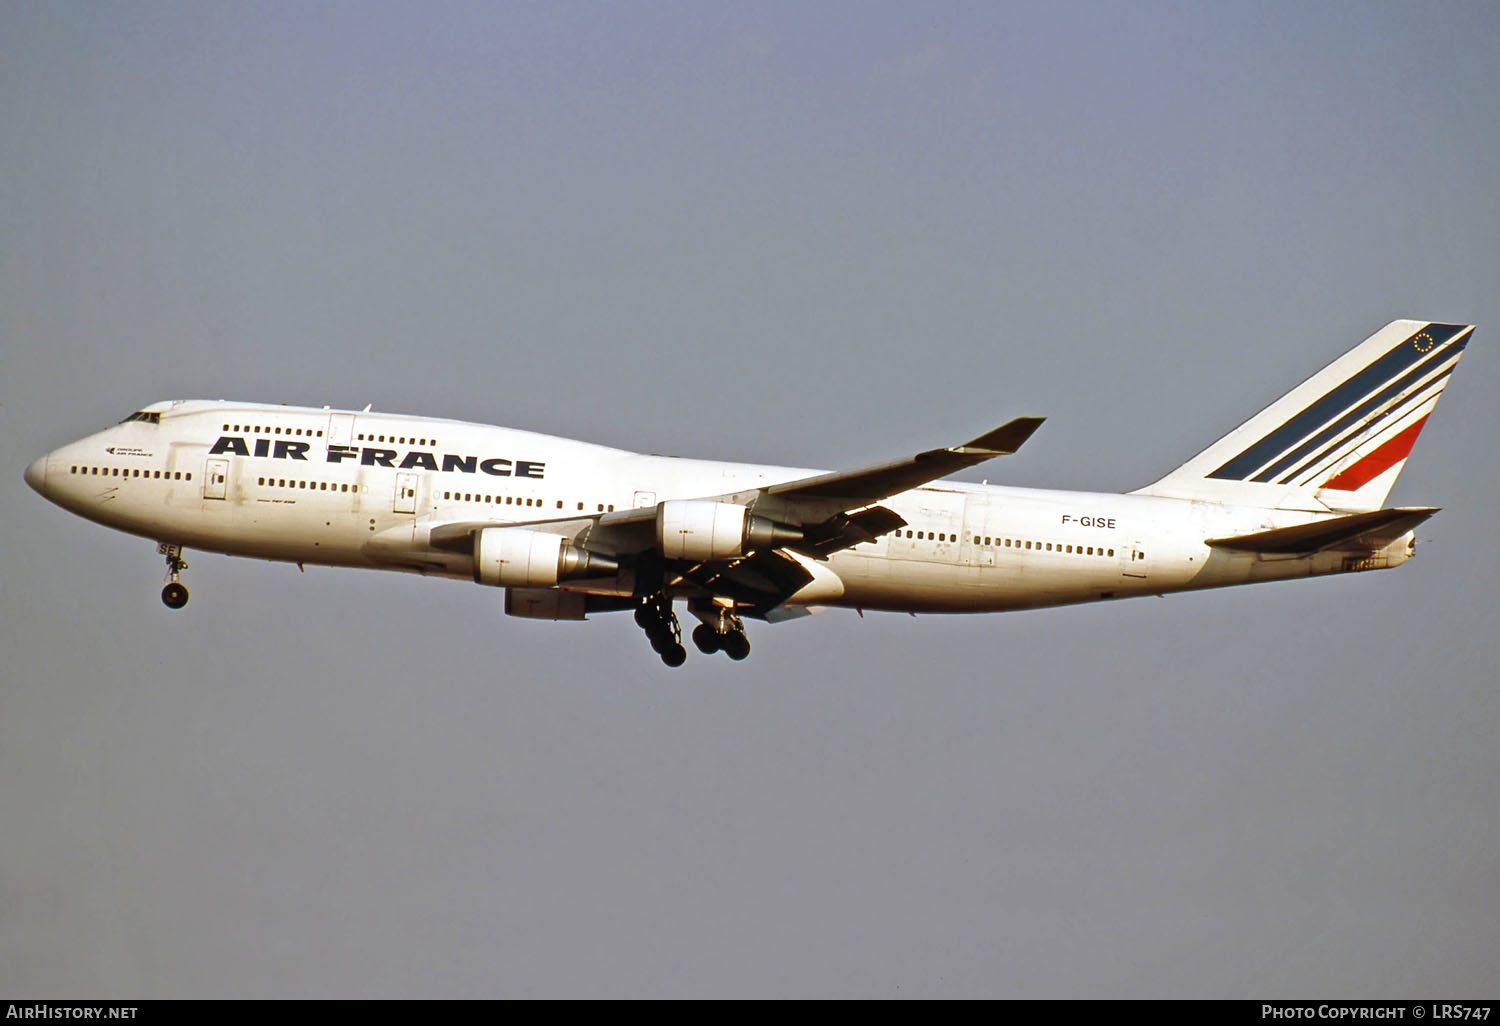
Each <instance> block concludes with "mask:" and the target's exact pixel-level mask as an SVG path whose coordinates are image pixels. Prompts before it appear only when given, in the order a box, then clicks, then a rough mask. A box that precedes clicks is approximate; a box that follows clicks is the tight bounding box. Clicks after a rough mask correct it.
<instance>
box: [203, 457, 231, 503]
mask: <svg viewBox="0 0 1500 1026" xmlns="http://www.w3.org/2000/svg"><path fill="white" fill-rule="evenodd" d="M228 494H229V461H228V460H208V461H207V462H206V463H204V464H203V497H204V498H205V499H223V498H224V497H225V496H227V495H228Z"/></svg>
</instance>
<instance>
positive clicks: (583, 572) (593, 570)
mask: <svg viewBox="0 0 1500 1026" xmlns="http://www.w3.org/2000/svg"><path fill="white" fill-rule="evenodd" d="M619 570H620V564H619V563H617V562H615V561H614V560H613V559H610V558H609V557H607V556H601V555H599V554H598V553H594V552H589V551H587V550H586V549H581V548H579V547H578V546H577V545H573V544H570V543H569V541H568V539H566V538H564V537H563V536H562V535H560V534H547V533H545V532H543V531H531V530H528V529H526V528H524V527H485V528H481V529H480V530H478V531H476V532H475V533H474V581H475V583H477V584H488V585H490V586H491V587H495V588H550V587H552V586H554V585H555V584H557V582H558V581H567V580H572V579H574V578H578V577H605V576H608V575H610V574H615V573H618V572H619Z"/></svg>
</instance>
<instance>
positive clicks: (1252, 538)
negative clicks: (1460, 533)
mask: <svg viewBox="0 0 1500 1026" xmlns="http://www.w3.org/2000/svg"><path fill="white" fill-rule="evenodd" d="M1436 512H1437V507H1435V506H1408V507H1400V508H1395V509H1377V510H1375V511H1374V512H1372V513H1352V514H1350V515H1349V516H1343V517H1330V518H1328V519H1326V520H1315V521H1313V522H1312V523H1310V524H1297V525H1295V526H1293V527H1278V528H1275V529H1274V530H1270V531H1257V532H1255V533H1254V534H1241V535H1236V536H1234V537H1232V538H1209V539H1207V540H1206V542H1205V544H1207V545H1211V546H1213V547H1214V548H1216V549H1232V550H1234V551H1237V552H1263V553H1267V554H1273V553H1274V554H1283V555H1293V554H1300V553H1308V552H1319V551H1321V550H1323V549H1333V548H1361V549H1372V550H1373V549H1382V548H1384V547H1385V546H1387V545H1389V544H1390V543H1391V542H1393V541H1395V540H1396V539H1397V538H1399V537H1401V536H1402V535H1403V534H1405V533H1406V532H1407V531H1410V530H1411V529H1412V528H1414V527H1416V526H1417V525H1418V524H1420V523H1422V521H1424V520H1426V519H1427V518H1428V517H1430V516H1432V515H1433V514H1434V513H1436Z"/></svg>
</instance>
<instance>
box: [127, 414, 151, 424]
mask: <svg viewBox="0 0 1500 1026" xmlns="http://www.w3.org/2000/svg"><path fill="white" fill-rule="evenodd" d="M132 420H144V421H145V422H146V423H147V424H160V423H161V414H160V413H132V414H131V415H130V416H128V417H126V418H125V419H124V420H122V421H120V423H121V424H129V423H130V422H131V421H132Z"/></svg>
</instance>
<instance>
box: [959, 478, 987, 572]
mask: <svg viewBox="0 0 1500 1026" xmlns="http://www.w3.org/2000/svg"><path fill="white" fill-rule="evenodd" d="M989 529H990V500H989V497H988V496H984V495H970V496H969V497H968V501H967V502H966V503H965V504H964V536H963V544H964V546H966V551H967V552H968V561H969V562H970V563H972V564H973V565H975V566H994V565H995V549H994V547H993V546H991V545H986V544H985V541H984V539H985V532H986V531H988V530H989ZM975 538H978V541H977V542H976V541H975Z"/></svg>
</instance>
